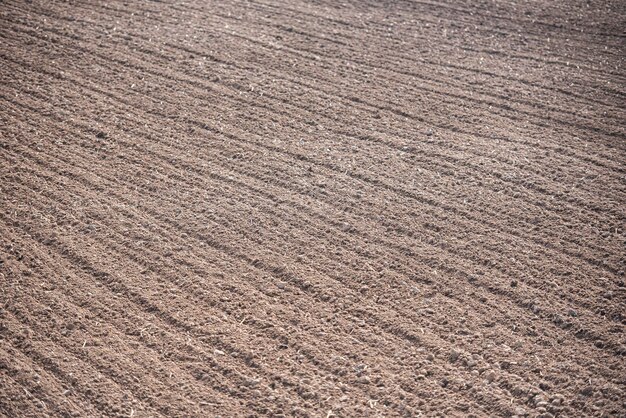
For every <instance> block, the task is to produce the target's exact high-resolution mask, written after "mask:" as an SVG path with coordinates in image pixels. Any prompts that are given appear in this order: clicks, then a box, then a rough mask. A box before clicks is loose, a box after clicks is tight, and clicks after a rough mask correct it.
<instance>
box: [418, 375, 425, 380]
mask: <svg viewBox="0 0 626 418" xmlns="http://www.w3.org/2000/svg"><path fill="white" fill-rule="evenodd" d="M416 379H417V380H424V379H426V376H424V375H423V374H418V375H417V377H416Z"/></svg>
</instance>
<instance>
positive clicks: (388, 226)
mask: <svg viewBox="0 0 626 418" xmlns="http://www.w3.org/2000/svg"><path fill="white" fill-rule="evenodd" d="M191 169H193V168H191ZM261 181H267V179H263V178H261ZM283 187H284V186H283ZM385 227H386V228H392V229H402V228H400V227H399V226H398V225H397V224H396V225H389V224H387V225H385ZM456 255H458V254H456Z"/></svg>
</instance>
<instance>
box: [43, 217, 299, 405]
mask: <svg viewBox="0 0 626 418" xmlns="http://www.w3.org/2000/svg"><path fill="white" fill-rule="evenodd" d="M42 209H44V210H45V208H42ZM122 238H123V237H122ZM43 241H45V240H43ZM40 245H44V247H46V248H47V247H49V245H47V244H45V242H43V243H40ZM116 250H117V251H120V248H117V249H116ZM144 267H145V266H144ZM115 290H116V291H119V289H118V288H116V289H115ZM111 291H113V290H112V289H111ZM196 302H197V303H198V305H197V306H205V307H206V303H207V302H209V301H208V300H207V299H206V298H204V299H202V300H196ZM93 304H94V302H93V301H92V300H90V301H89V305H93ZM214 304H215V301H211V303H210V305H214ZM89 305H88V306H87V307H86V309H90V308H89ZM96 305H97V303H96ZM179 306H180V305H179ZM146 311H147V312H149V313H150V314H151V315H156V314H155V311H158V308H150V309H148V310H146ZM125 315H130V312H126V314H125ZM218 316H220V311H216V312H215V317H218ZM136 318H137V320H138V321H139V323H141V322H145V319H142V318H141V316H137V317H136ZM156 318H158V319H159V320H161V319H162V318H161V316H160V315H156ZM114 322H115V321H114ZM116 322H119V320H118V321H116ZM157 322H158V321H157ZM163 323H164V324H172V323H176V326H174V328H178V329H180V330H181V335H182V332H184V333H185V334H187V335H189V334H190V333H194V327H191V326H189V325H187V324H184V322H181V321H178V320H175V319H173V318H171V317H170V318H169V319H166V320H164V322H163ZM236 323H237V327H238V328H247V327H244V326H243V324H240V323H238V322H236ZM148 324H150V325H151V327H152V328H153V327H154V320H153V321H151V322H148ZM124 326H125V327H126V330H125V331H124V330H122V329H120V325H119V324H116V327H117V328H118V329H120V332H122V333H123V334H125V336H124V337H125V340H126V339H129V338H130V339H132V340H134V341H135V342H136V343H142V344H143V345H146V344H149V345H148V346H147V347H148V348H149V349H150V350H152V351H154V352H155V353H159V352H161V353H168V356H169V357H172V354H171V353H172V352H173V353H174V354H173V357H174V358H176V357H177V356H178V357H179V358H185V357H188V356H187V354H185V351H189V355H192V356H193V358H197V359H202V360H203V362H205V363H208V364H210V365H212V366H213V367H212V368H211V370H214V369H215V367H214V366H215V363H216V361H217V360H212V359H211V360H207V359H209V358H211V357H215V358H217V357H220V356H219V355H217V354H216V355H213V356H210V355H208V354H207V353H206V352H204V351H203V350H200V349H197V348H195V344H193V343H191V342H190V341H187V342H185V343H184V345H183V347H184V349H183V351H182V352H181V354H175V353H176V349H175V348H174V350H172V347H171V346H169V347H168V346H167V344H166V343H165V342H164V340H163V339H164V338H166V335H165V334H163V333H160V334H159V337H158V338H157V339H153V340H152V341H150V342H146V341H141V339H139V341H138V339H137V338H135V337H136V335H137V334H139V332H137V331H136V330H137V329H138V324H137V326H136V327H134V328H131V329H130V330H129V329H128V325H127V324H126V325H124V324H122V327H124ZM195 334H197V333H195ZM194 337H195V338H197V337H198V335H194ZM120 340H121V338H120ZM164 344H165V345H164ZM211 345H212V346H215V345H213V344H211ZM277 345H278V343H277ZM159 346H161V347H159ZM217 347H219V349H221V350H228V351H227V353H229V354H233V358H234V357H235V355H236V356H237V357H240V356H241V357H244V358H245V364H243V363H241V362H240V364H239V365H234V366H232V367H230V368H224V369H222V372H226V373H225V374H224V375H223V376H222V378H231V379H232V378H233V376H235V375H237V374H241V372H239V371H238V370H240V369H241V368H242V367H244V368H246V367H251V369H250V370H251V371H253V373H256V372H255V371H254V370H256V371H258V370H260V366H259V365H258V364H256V362H255V361H254V360H253V359H252V358H251V356H250V355H249V353H245V352H242V351H240V349H235V348H234V347H233V346H231V345H229V344H227V343H221V344H217ZM157 350H158V351H157ZM220 363H222V364H223V363H224V360H223V358H222V359H220ZM146 370H151V369H150V368H146ZM175 370H176V368H175ZM198 370H199V369H198V368H197V367H191V369H190V370H189V371H188V372H189V373H188V375H189V376H192V375H193V379H195V380H197V381H201V382H202V383H203V384H204V385H208V383H207V381H208V380H209V378H208V376H209V375H207V374H206V373H204V374H203V373H200V372H199V371H198ZM266 374H267V375H269V376H270V377H273V379H274V380H275V381H277V382H279V383H280V382H281V378H280V377H277V376H275V375H274V376H272V373H266ZM283 383H288V385H287V386H293V387H294V388H295V389H297V391H298V392H301V393H305V392H306V391H305V390H304V389H303V388H301V387H298V385H297V384H295V383H292V382H283ZM210 384H211V385H213V388H217V389H218V390H219V391H220V393H222V394H226V395H228V396H231V397H235V396H240V395H241V393H239V389H235V388H227V387H225V386H223V385H222V384H221V383H219V381H217V380H215V379H212V381H211V382H210ZM244 387H245V382H244V381H241V382H240V384H239V388H244ZM274 390H275V389H274ZM274 393H275V392H274ZM201 399H202V398H201ZM211 399H212V400H213V401H215V400H216V399H214V398H211ZM234 399H237V398H234Z"/></svg>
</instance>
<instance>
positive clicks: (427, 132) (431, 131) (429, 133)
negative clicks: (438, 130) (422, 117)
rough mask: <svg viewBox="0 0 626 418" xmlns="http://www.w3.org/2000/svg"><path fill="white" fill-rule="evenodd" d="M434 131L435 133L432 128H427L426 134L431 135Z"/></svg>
mask: <svg viewBox="0 0 626 418" xmlns="http://www.w3.org/2000/svg"><path fill="white" fill-rule="evenodd" d="M434 133H435V132H434V131H433V130H432V129H428V130H427V131H426V136H433V134H434Z"/></svg>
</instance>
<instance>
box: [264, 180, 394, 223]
mask: <svg viewBox="0 0 626 418" xmlns="http://www.w3.org/2000/svg"><path fill="white" fill-rule="evenodd" d="M261 181H267V179H263V178H261ZM270 181H271V180H270ZM283 187H284V186H283ZM389 227H391V228H396V229H397V228H398V226H397V225H387V228H389Z"/></svg>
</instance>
